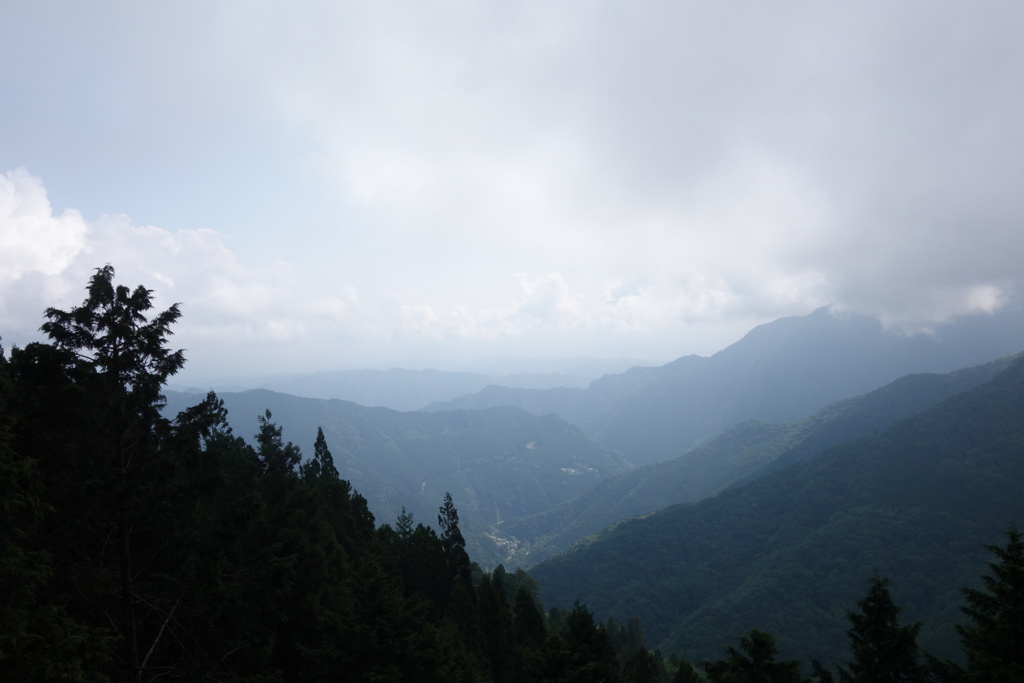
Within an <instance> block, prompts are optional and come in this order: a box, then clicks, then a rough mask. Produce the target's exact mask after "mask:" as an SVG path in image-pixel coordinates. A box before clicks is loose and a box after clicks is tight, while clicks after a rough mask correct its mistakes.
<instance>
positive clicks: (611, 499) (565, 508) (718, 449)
mask: <svg viewBox="0 0 1024 683" xmlns="http://www.w3.org/2000/svg"><path fill="white" fill-rule="evenodd" d="M1011 360H1012V359H1011V358H1009V357H1007V358H1004V359H1001V360H998V361H994V362H992V363H987V364H985V365H981V366H977V367H973V368H966V369H963V370H957V371H954V372H951V373H947V374H942V375H938V374H931V373H928V374H917V375H908V376H906V377H903V378H900V379H898V380H896V381H895V382H892V383H890V384H888V385H886V386H884V387H882V388H881V389H876V390H875V391H872V392H869V393H867V394H862V395H860V396H856V397H853V398H849V399H845V400H843V401H838V402H836V403H833V404H831V405H828V406H826V407H825V408H822V409H821V410H819V411H818V412H816V413H815V414H813V415H811V416H810V417H808V418H806V419H804V420H801V421H799V422H794V423H768V422H761V421H747V422H742V423H740V424H739V425H737V426H735V427H732V428H730V429H728V430H726V431H725V432H723V433H722V434H720V435H719V436H717V437H716V438H715V439H713V440H712V441H711V442H709V443H707V444H703V445H701V446H697V447H696V448H693V449H692V450H690V451H688V452H687V453H685V454H684V455H682V456H680V457H678V458H674V459H672V460H668V461H665V462H660V463H655V464H653V465H647V466H645V467H641V468H637V469H634V470H631V471H629V472H626V473H624V474H620V475H617V476H614V477H610V478H608V479H605V480H603V481H600V482H598V483H597V484H595V485H594V486H593V487H591V488H590V489H588V490H587V491H585V492H584V493H582V494H580V495H579V496H577V497H576V498H573V499H572V500H569V501H566V502H565V503H562V504H560V505H558V506H557V507H555V508H553V509H551V510H548V511H546V512H541V513H538V514H536V515H531V516H529V517H525V518H523V519H520V520H517V521H514V522H511V523H509V524H508V525H507V526H506V527H505V528H504V532H505V533H506V534H508V535H509V536H511V537H514V538H516V539H517V540H518V542H519V546H520V547H521V548H522V549H523V551H524V552H523V553H522V554H521V556H520V557H519V560H520V562H522V563H525V564H536V563H538V562H540V561H541V560H543V559H545V558H547V557H549V556H551V555H553V554H555V553H557V552H559V551H561V550H564V549H565V548H567V547H569V546H570V545H571V544H572V543H574V542H576V541H579V540H580V539H582V538H584V537H586V536H588V535H590V534H594V533H596V532H598V531H600V530H602V529H604V528H605V527H609V526H611V525H613V524H615V523H617V522H620V521H622V520H624V519H628V518H630V517H637V516H640V515H645V514H648V513H651V512H654V511H655V510H658V509H660V508H663V507H668V506H670V505H674V504H677V503H693V502H696V501H699V500H701V499H703V498H707V497H709V496H711V495H713V494H716V493H718V492H720V491H722V490H724V489H726V488H728V487H730V486H733V485H735V484H737V483H740V482H744V481H747V480H752V479H754V478H757V477H759V476H762V475H763V474H765V473H767V472H769V471H772V470H775V469H778V468H780V467H783V466H785V465H788V464H792V463H794V462H798V461H800V460H805V459H807V458H809V457H811V456H813V455H816V454H818V453H820V452H822V451H824V450H826V449H828V448H830V447H832V446H835V445H837V444H840V443H844V442H848V441H854V440H856V439H859V438H862V437H865V436H870V435H872V434H875V433H878V432H879V431H881V430H883V429H885V428H887V427H889V426H890V425H891V424H892V423H894V422H896V421H897V420H900V419H902V418H905V417H908V416H910V415H913V414H915V413H917V412H920V411H921V410H923V409H925V408H928V407H930V406H932V405H934V404H936V403H938V402H939V401H942V400H943V399H945V398H948V397H949V396H952V395H954V394H957V393H960V392H963V391H966V390H968V389H971V388H973V387H975V386H977V385H979V384H981V383H982V382H985V381H988V380H989V379H991V378H992V377H994V376H995V375H996V374H997V373H999V372H1000V371H1002V370H1004V369H1005V368H1006V367H1007V366H1008V365H1009V364H1010V362H1011Z"/></svg>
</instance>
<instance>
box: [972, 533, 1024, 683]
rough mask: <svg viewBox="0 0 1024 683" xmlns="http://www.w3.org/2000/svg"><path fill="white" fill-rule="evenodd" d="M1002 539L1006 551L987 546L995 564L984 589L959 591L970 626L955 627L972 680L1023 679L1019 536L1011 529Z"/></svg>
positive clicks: (1023, 541)
mask: <svg viewBox="0 0 1024 683" xmlns="http://www.w3.org/2000/svg"><path fill="white" fill-rule="evenodd" d="M1006 538H1007V542H1006V546H1005V547H1000V546H997V545H990V546H988V549H989V550H990V551H991V552H992V553H993V554H994V555H995V556H996V561H995V562H990V563H989V565H988V566H989V570H990V572H991V573H990V574H989V575H986V576H983V577H982V582H983V583H984V588H983V589H975V588H964V589H963V593H964V598H965V600H966V602H967V604H966V605H965V606H964V607H961V611H962V612H963V613H964V614H965V615H966V616H967V617H968V618H969V619H970V623H968V624H965V625H958V627H957V629H958V630H959V632H960V638H961V641H962V642H963V647H964V652H965V653H966V655H967V673H968V678H969V680H972V681H1020V680H1024V538H1022V536H1021V533H1020V531H1018V529H1017V528H1016V526H1011V527H1010V528H1009V529H1008V530H1007V532H1006Z"/></svg>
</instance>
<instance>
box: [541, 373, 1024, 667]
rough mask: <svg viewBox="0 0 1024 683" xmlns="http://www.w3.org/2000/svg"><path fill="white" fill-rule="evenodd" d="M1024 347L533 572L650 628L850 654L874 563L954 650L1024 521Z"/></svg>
mask: <svg viewBox="0 0 1024 683" xmlns="http://www.w3.org/2000/svg"><path fill="white" fill-rule="evenodd" d="M1021 415H1024V357H1019V358H1016V359H1015V360H1014V361H1013V362H1012V363H1011V364H1010V365H1009V366H1008V367H1007V368H1006V369H1005V370H1004V371H1002V372H1001V373H999V374H998V375H997V376H995V377H994V378H993V379H991V380H989V381H987V382H985V383H983V384H981V385H979V386H978V387H976V388H975V389H972V390H970V391H967V392H963V393H960V394H957V395H955V396H952V397H950V398H948V399H946V400H945V401H943V402H941V403H939V404H938V405H936V406H934V407H932V408H930V409H928V410H926V411H924V412H922V413H920V414H918V415H915V416H913V417H910V418H908V419H906V420H903V421H900V422H898V423H896V424H894V425H893V426H891V427H890V428H889V429H887V430H885V431H884V432H882V433H880V434H878V435H877V436H873V437H871V438H867V439H863V440H860V441H857V442H854V443H850V444H845V445H842V446H838V447H835V448H833V449H831V450H829V451H827V452H826V453H824V454H822V455H820V456H817V457H814V458H811V459H810V460H806V461H804V462H799V463H796V464H794V465H792V466H790V467H788V468H785V469H780V470H778V471H776V472H773V473H771V474H769V475H767V476H765V477H762V478H760V479H757V480H755V481H753V482H752V483H750V484H748V485H746V486H742V487H737V488H733V489H730V490H728V491H725V492H723V493H722V494H720V495H718V496H716V497H714V498H710V499H707V500H704V501H702V502H700V503H698V504H694V505H678V506H674V507H671V508H667V509H665V510H662V511H660V512H658V513H656V514H653V515H651V516H649V517H646V518H640V519H634V520H631V521H628V522H624V523H622V524H620V525H618V526H616V527H614V528H612V529H610V530H608V531H607V532H605V533H603V534H602V535H601V536H599V537H598V538H597V539H596V540H594V541H593V542H592V543H589V544H587V545H584V546H582V547H578V548H577V549H575V550H573V551H570V552H568V553H566V554H563V555H560V556H558V557H555V558H552V559H550V560H548V561H546V562H544V563H542V564H540V565H538V566H536V567H535V568H534V569H533V570H532V574H533V575H534V576H535V578H537V579H538V580H539V581H540V582H541V584H542V586H543V588H544V599H545V601H546V602H547V604H549V605H568V604H572V602H573V601H574V600H582V601H584V602H585V603H587V604H588V605H589V606H590V607H591V608H592V609H594V611H595V613H596V614H598V615H599V616H600V617H601V618H607V617H614V618H616V619H628V618H630V617H633V616H637V617H639V618H640V619H641V621H642V622H643V624H644V627H645V630H646V633H647V634H648V636H649V639H650V641H651V642H652V643H653V644H655V645H656V646H658V647H660V648H662V649H663V650H664V651H678V652H679V653H680V654H681V655H682V656H684V657H686V658H690V659H702V658H714V657H717V656H719V655H720V654H721V647H722V644H723V643H728V642H732V641H734V639H735V638H736V637H738V636H739V635H741V634H743V633H745V632H746V631H748V630H749V629H750V628H758V629H761V630H764V631H768V632H770V633H772V634H774V635H776V637H777V640H778V644H779V649H780V653H781V655H782V656H783V657H785V656H789V655H794V654H797V653H802V654H803V655H804V656H814V657H817V658H818V659H821V660H822V661H842V660H843V659H845V658H846V657H847V653H846V651H845V648H846V644H845V633H844V625H843V619H842V615H843V613H844V610H845V609H847V608H848V607H849V605H851V604H853V603H854V602H855V600H856V599H857V597H858V595H859V594H860V593H862V591H863V590H864V587H865V586H866V583H865V582H866V580H867V578H868V577H870V576H871V575H872V573H874V572H878V573H880V574H881V575H882V576H886V577H889V578H891V579H892V585H893V594H894V597H895V599H896V601H897V603H898V604H900V605H902V606H903V607H904V610H905V611H904V613H903V616H904V618H905V619H906V620H908V621H915V620H922V621H923V622H924V626H923V628H922V632H921V638H920V642H921V644H922V646H923V647H924V649H925V650H927V651H930V652H931V653H932V654H934V655H936V656H939V657H954V656H956V653H957V651H958V650H957V640H956V636H955V633H954V629H953V622H954V620H956V619H958V618H959V615H958V610H957V605H958V604H959V601H960V599H961V595H960V592H959V588H960V587H961V586H964V585H972V584H976V583H977V576H978V574H979V572H980V571H981V570H982V569H983V568H984V566H985V562H986V560H987V554H986V551H985V549H984V547H983V546H984V545H985V544H986V543H990V542H992V541H993V539H998V538H1000V536H1001V534H1002V533H1003V531H1004V530H1005V529H1006V528H1007V525H1008V524H1009V523H1010V522H1011V521H1013V520H1018V521H1019V520H1021V519H1024V497H1022V495H1021V494H1022V489H1024V420H1022V419H1021Z"/></svg>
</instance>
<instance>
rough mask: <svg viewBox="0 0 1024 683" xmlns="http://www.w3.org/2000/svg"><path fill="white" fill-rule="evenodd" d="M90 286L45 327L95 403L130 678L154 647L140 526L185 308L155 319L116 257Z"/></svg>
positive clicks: (179, 358)
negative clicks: (146, 615)
mask: <svg viewBox="0 0 1024 683" xmlns="http://www.w3.org/2000/svg"><path fill="white" fill-rule="evenodd" d="M86 291H87V293H88V296H87V297H86V299H85V301H84V302H83V303H82V305H81V306H78V307H75V308H72V309H71V310H69V311H63V310H60V309H57V308H48V309H47V310H46V317H47V319H48V320H47V322H46V323H44V324H43V326H42V328H41V329H42V331H43V332H45V333H46V334H47V336H48V337H49V338H50V340H51V341H52V342H53V345H54V347H55V348H56V349H57V350H58V351H59V352H64V353H65V355H64V357H63V358H64V361H65V363H66V364H68V365H70V366H72V367H68V368H67V370H68V372H69V373H71V376H73V377H75V378H76V379H77V381H78V384H79V385H80V386H81V388H82V389H84V390H85V391H86V392H88V394H89V395H88V401H89V402H90V403H91V404H92V407H93V409H92V410H90V411H89V414H90V417H91V418H92V420H93V423H92V425H91V430H92V434H91V436H92V437H93V438H94V441H93V446H94V447H95V448H96V451H97V453H96V455H97V456H99V461H98V463H97V465H98V466H99V467H100V469H101V471H100V472H99V473H97V475H99V476H102V475H103V474H107V475H108V476H107V479H106V481H105V482H103V483H101V484H100V486H101V488H100V490H98V491H97V492H96V493H97V495H99V496H100V497H101V498H102V499H105V500H109V501H110V505H109V507H108V508H107V509H106V510H103V511H99V512H98V517H100V518H107V519H109V520H111V521H112V523H113V526H114V529H113V532H114V533H113V535H112V537H111V538H112V540H113V546H114V547H113V548H112V549H110V550H107V549H104V550H103V551H102V552H101V556H107V557H110V556H112V557H113V558H114V559H115V561H116V565H117V573H118V575H119V583H120V586H119V590H118V599H117V602H118V605H119V612H120V614H119V615H118V616H117V617H116V618H113V623H115V624H117V626H118V629H117V630H118V634H119V635H120V637H121V639H122V642H123V661H122V666H123V667H124V669H125V673H126V675H127V678H128V680H131V681H139V680H140V678H141V673H142V668H143V667H144V666H145V661H144V657H145V656H146V651H147V649H148V651H152V647H151V646H150V645H148V644H147V645H145V646H144V645H143V644H142V643H140V640H139V626H138V622H137V606H138V600H139V597H138V591H137V590H136V585H135V584H136V582H137V570H138V566H137V561H138V558H137V556H136V554H135V553H134V552H133V547H132V543H133V528H134V521H135V517H136V516H137V514H138V510H139V509H140V499H141V496H143V493H142V492H143V490H144V489H145V488H146V483H145V476H146V474H145V470H146V469H147V467H148V466H149V465H151V463H152V460H153V457H154V453H156V452H157V451H158V449H159V443H160V441H161V439H162V438H164V437H166V436H167V435H168V433H169V421H168V420H166V419H165V418H163V417H162V416H161V415H160V412H159V410H160V408H161V407H162V405H163V396H162V395H161V393H160V392H161V389H162V387H163V385H164V383H165V382H166V381H167V379H168V378H169V377H170V376H172V375H173V374H175V373H176V372H177V371H178V370H180V369H181V367H182V366H183V365H184V363H185V356H184V352H183V351H181V350H178V351H171V350H170V349H169V348H168V347H167V340H168V337H169V336H170V335H171V334H172V332H171V326H172V325H173V324H174V323H175V322H176V321H177V320H178V318H179V317H180V315H181V312H180V310H179V308H178V305H177V304H174V305H172V306H170V307H169V308H168V309H167V310H165V311H163V312H160V313H157V314H156V315H154V316H153V317H152V319H149V318H148V317H147V316H148V314H149V311H150V309H151V308H152V307H153V292H152V291H151V290H149V289H146V288H145V287H142V286H141V285H140V286H138V287H136V288H135V289H134V290H131V289H129V288H128V287H125V286H124V285H116V286H115V284H114V268H113V267H112V266H110V265H107V266H104V267H102V268H98V269H96V271H95V273H94V274H93V276H92V278H91V279H90V280H89V285H88V287H87V288H86ZM83 407H84V406H83ZM104 461H105V462H104ZM91 474H92V473H91ZM155 637H159V636H155ZM144 648H147V649H144Z"/></svg>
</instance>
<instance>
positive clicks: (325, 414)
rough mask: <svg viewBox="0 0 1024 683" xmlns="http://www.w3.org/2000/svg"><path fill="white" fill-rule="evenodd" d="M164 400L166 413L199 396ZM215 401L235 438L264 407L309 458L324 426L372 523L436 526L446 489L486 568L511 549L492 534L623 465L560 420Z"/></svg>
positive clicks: (258, 392)
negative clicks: (403, 515)
mask: <svg viewBox="0 0 1024 683" xmlns="http://www.w3.org/2000/svg"><path fill="white" fill-rule="evenodd" d="M166 395H167V406H166V409H165V410H166V412H167V413H168V414H169V415H176V414H177V413H178V412H179V411H181V410H183V409H184V408H186V407H188V406H190V405H193V404H195V403H197V402H199V400H201V399H202V395H198V394H185V393H180V392H173V391H168V392H166ZM219 396H220V398H221V399H222V400H223V401H224V404H225V406H226V407H227V409H228V415H229V423H230V425H231V427H232V430H233V431H234V433H235V434H237V435H239V436H242V437H243V438H246V439H247V440H250V441H252V437H253V435H254V434H255V433H256V431H257V421H256V418H257V416H258V415H262V414H263V413H264V411H265V410H268V409H269V410H270V411H271V413H272V421H273V422H275V423H276V424H278V425H279V426H281V427H282V428H283V430H284V438H285V439H286V440H288V441H292V442H294V443H296V444H297V445H298V446H299V447H300V448H301V449H302V452H303V455H304V456H305V457H309V456H310V455H311V454H312V452H313V440H314V438H315V437H316V430H317V427H321V428H323V431H324V435H325V437H326V439H327V444H328V447H329V448H330V450H331V452H332V454H333V457H334V462H335V465H336V466H337V468H338V470H339V472H340V474H341V477H342V478H343V479H347V480H349V481H351V482H352V485H353V486H354V487H355V488H356V490H358V491H359V492H360V493H361V494H362V495H363V496H365V497H366V499H367V502H368V503H369V506H370V510H371V512H373V514H374V515H375V516H376V517H377V521H378V523H381V524H383V523H393V522H394V521H395V519H396V518H397V517H398V515H399V513H400V512H401V510H402V506H405V507H406V508H407V509H408V511H410V512H412V513H413V515H414V517H415V518H416V520H417V521H421V522H424V523H426V524H428V525H429V524H432V523H433V521H434V520H435V519H436V514H437V508H438V505H439V504H440V502H441V500H442V498H443V497H444V494H445V493H446V492H450V493H451V494H452V495H453V496H454V498H455V501H456V504H457V507H458V509H459V512H460V515H461V519H462V522H463V525H464V526H463V533H464V535H465V536H466V539H467V544H468V546H467V549H468V550H469V552H470V553H471V555H472V556H473V558H474V559H476V560H477V561H479V562H481V563H482V564H485V565H494V564H497V563H499V562H502V561H507V558H508V556H509V555H510V554H512V553H513V552H514V550H515V548H514V547H508V546H507V545H505V541H504V539H502V538H501V537H499V536H497V535H495V534H494V533H493V531H494V528H495V526H496V525H500V524H501V523H503V522H506V521H511V520H515V519H518V518H519V517H522V516H525V515H528V514H533V513H536V512H540V511H542V510H547V509H549V508H551V507H554V506H556V505H558V504H559V503H561V502H563V501H564V500H567V499H568V498H571V497H573V496H575V495H577V494H579V493H581V492H582V491H584V490H585V489H587V488H589V487H590V485H592V484H593V483H595V482H596V481H598V480H600V479H602V478H604V477H606V476H611V475H614V474H618V473H620V472H624V471H625V470H626V469H628V467H629V465H628V464H627V463H626V462H625V461H624V460H623V459H622V458H621V457H620V456H618V455H617V454H615V453H612V452H610V451H607V450H604V449H601V448H599V447H598V446H596V445H594V443H593V442H592V441H590V440H589V439H588V438H587V437H586V436H584V435H583V434H582V433H581V432H580V430H579V429H578V428H576V427H573V426H572V425H570V424H568V423H567V422H565V421H564V420H562V419H561V418H559V417H556V416H553V415H549V416H542V417H538V416H534V415H530V414H529V413H526V412H524V411H522V410H519V409H517V408H507V407H502V408H491V409H487V410H479V411H459V412H455V413H421V412H398V411H394V410H390V409H388V408H367V407H365V406H360V405H357V404H355V403H352V402H350V401H341V400H337V399H334V400H324V399H312V398H300V397H295V396H290V395H287V394H281V393H277V392H271V391H267V390H263V389H255V390H251V391H245V392H240V393H232V392H226V393H223V394H219Z"/></svg>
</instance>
